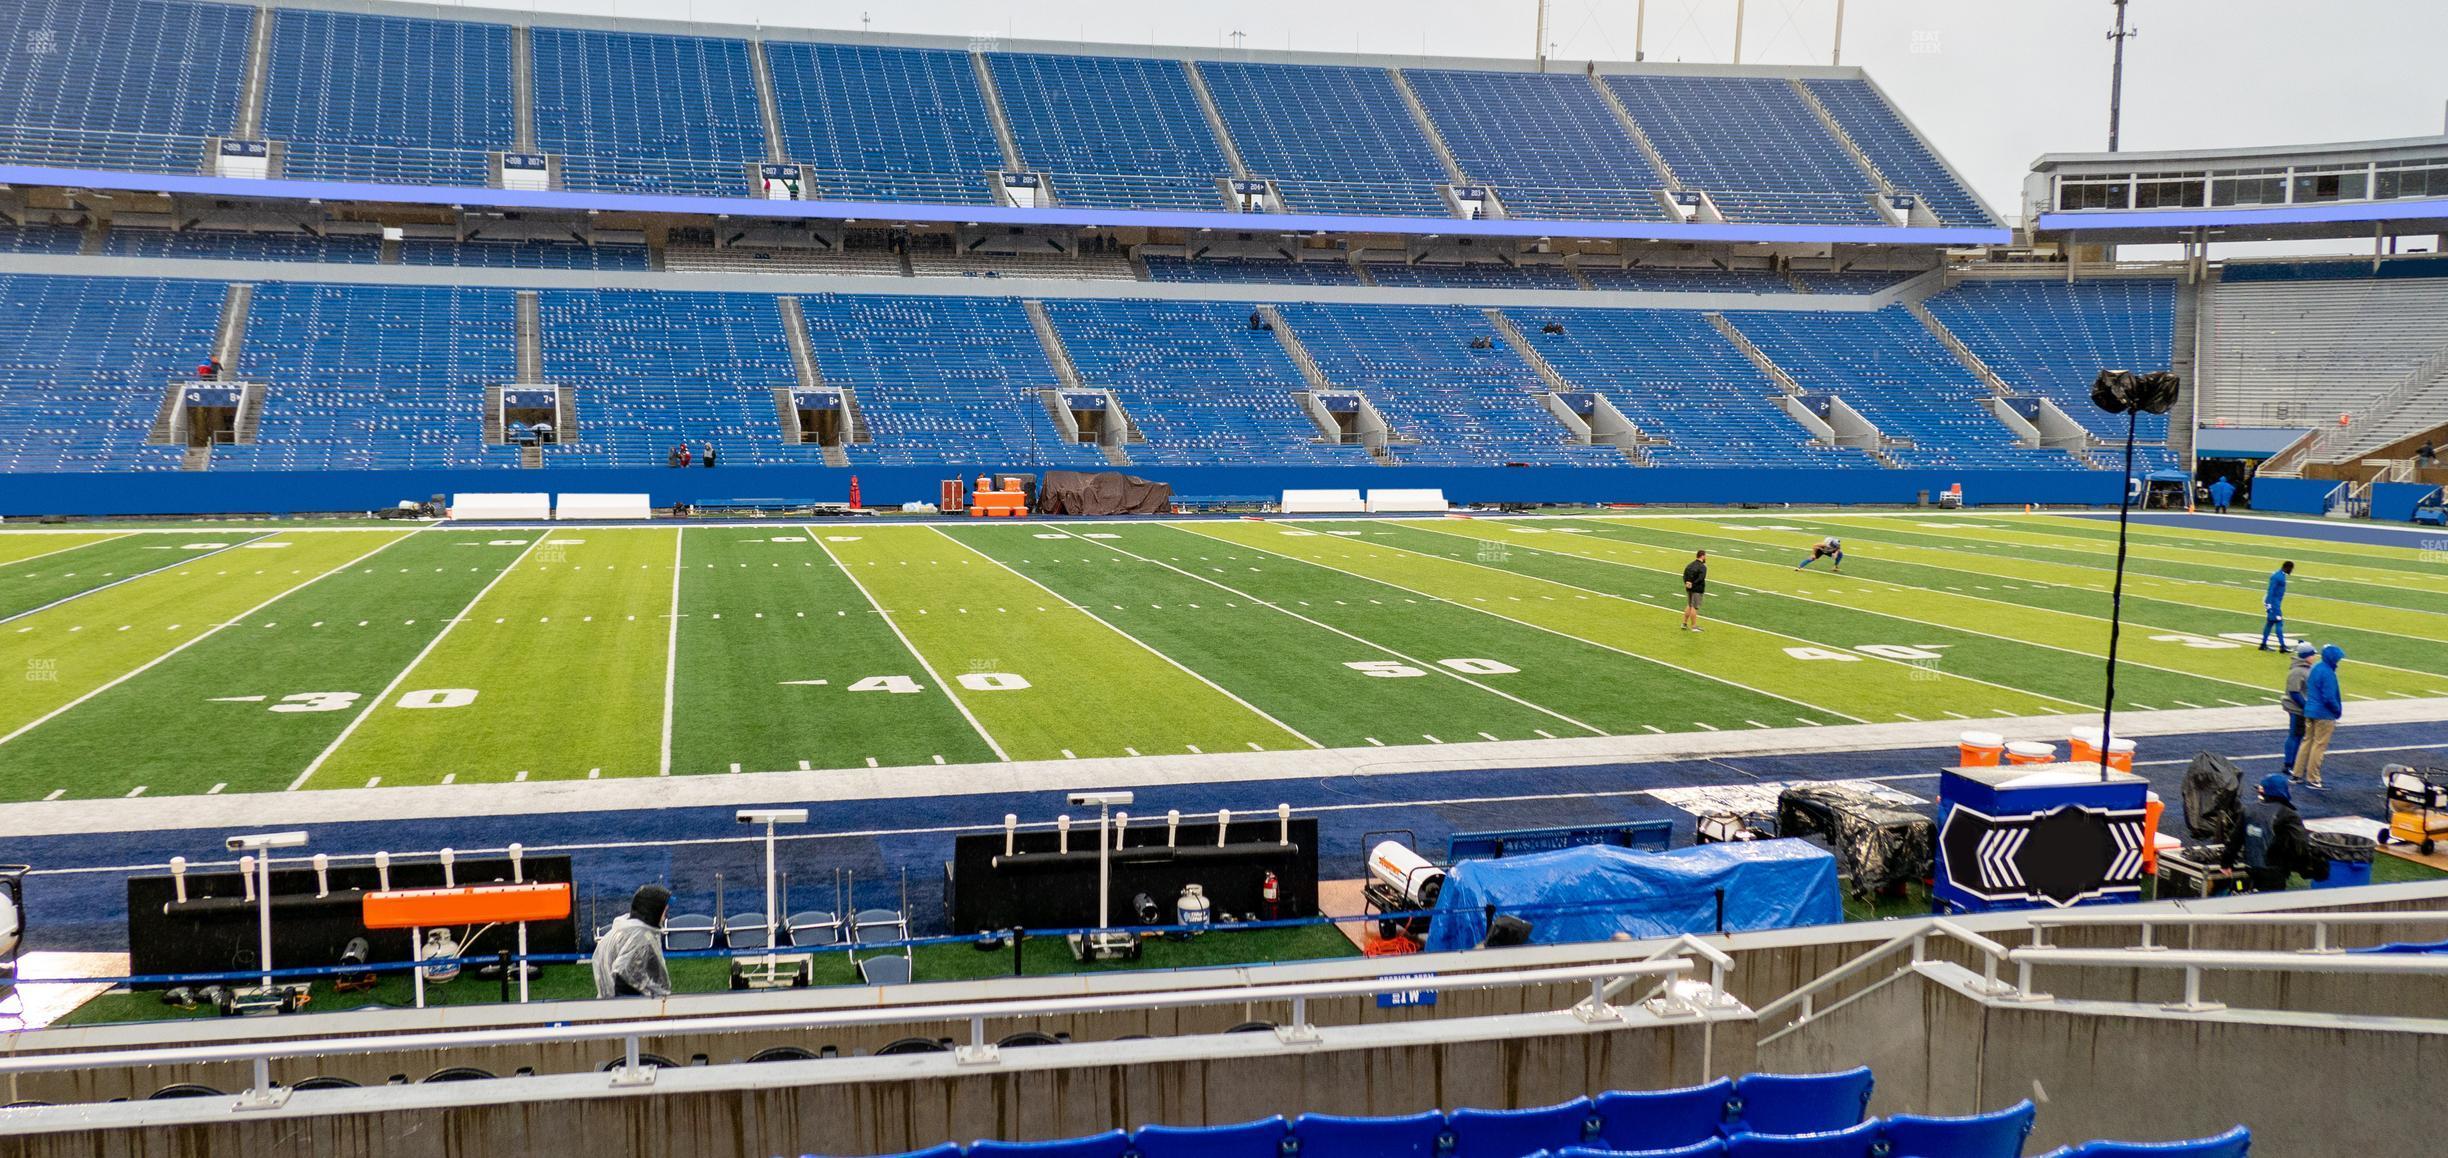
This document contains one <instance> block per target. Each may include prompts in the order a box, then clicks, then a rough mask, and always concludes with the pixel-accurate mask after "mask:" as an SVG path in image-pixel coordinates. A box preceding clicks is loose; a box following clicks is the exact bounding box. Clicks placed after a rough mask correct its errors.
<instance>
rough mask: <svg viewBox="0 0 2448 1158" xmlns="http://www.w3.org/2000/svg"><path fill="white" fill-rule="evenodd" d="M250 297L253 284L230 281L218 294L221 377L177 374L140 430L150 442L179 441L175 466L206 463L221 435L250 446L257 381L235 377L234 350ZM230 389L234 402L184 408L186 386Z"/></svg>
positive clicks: (259, 391)
mask: <svg viewBox="0 0 2448 1158" xmlns="http://www.w3.org/2000/svg"><path fill="white" fill-rule="evenodd" d="M254 302H255V287H254V286H252V285H240V284H233V285H231V286H229V287H228V289H227V290H225V291H224V292H223V295H222V298H221V321H220V323H219V325H218V326H216V327H215V328H214V330H213V344H212V356H213V359H214V360H215V361H218V362H220V363H221V377H220V378H219V379H218V380H216V381H212V382H205V381H202V380H200V379H192V378H180V379H175V380H173V381H172V382H170V383H169V385H167V386H166V387H164V388H163V390H162V400H161V406H160V407H159V408H158V409H157V410H155V411H154V415H153V426H152V429H151V430H150V431H148V432H147V433H146V435H145V442H146V443H147V444H148V445H152V446H181V447H185V448H186V451H185V454H184V455H183V456H182V457H181V458H180V461H179V469H181V470H209V469H211V468H212V448H213V443H214V442H215V441H217V440H218V439H220V438H221V436H223V435H227V436H228V440H229V441H230V442H231V443H234V444H237V445H242V446H245V445H253V443H254V442H255V432H256V431H257V430H258V429H259V428H260V427H261V426H262V425H263V398H264V392H263V386H262V385H261V384H259V383H255V382H248V381H246V380H244V379H242V378H240V377H238V355H239V352H240V350H242V349H243V348H244V347H245V345H246V326H247V311H248V310H249V309H250V308H252V306H253V305H254ZM197 386H203V387H217V388H220V389H236V390H237V391H238V405H237V406H236V407H220V406H214V407H206V408H202V409H198V410H192V411H191V410H190V409H189V408H188V405H187V391H188V389H189V388H190V387H197Z"/></svg>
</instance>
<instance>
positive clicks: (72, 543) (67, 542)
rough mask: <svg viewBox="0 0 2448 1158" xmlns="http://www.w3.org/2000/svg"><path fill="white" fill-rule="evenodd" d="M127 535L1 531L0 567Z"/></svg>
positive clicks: (63, 552) (99, 532) (12, 565)
mask: <svg viewBox="0 0 2448 1158" xmlns="http://www.w3.org/2000/svg"><path fill="white" fill-rule="evenodd" d="M125 537H126V536H124V535H114V534H109V533H105V532H101V531H94V532H79V533H73V534H63V533H57V532H44V533H41V534H34V533H31V532H26V531H18V532H13V533H0V567H14V566H16V565H17V564H19V563H23V562H26V561H28V560H31V559H39V558H41V557H43V556H45V555H59V554H65V553H66V552H69V551H73V550H76V549H77V548H79V547H83V546H86V545H88V544H92V543H101V542H106V541H108V540H111V539H120V538H125ZM0 574H6V572H0Z"/></svg>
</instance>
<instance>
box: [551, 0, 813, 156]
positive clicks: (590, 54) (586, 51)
mask: <svg viewBox="0 0 2448 1158" xmlns="http://www.w3.org/2000/svg"><path fill="white" fill-rule="evenodd" d="M528 43H529V46H530V48H531V49H532V51H533V54H534V57H535V77H534V84H535V134H536V143H537V145H539V146H541V147H542V148H543V149H544V151H546V152H548V153H559V154H561V155H562V158H563V159H562V165H561V177H562V181H563V183H564V184H566V185H567V186H568V187H569V188H572V189H595V190H603V191H607V192H630V193H672V194H690V195H696V196H702V197H738V196H741V195H743V194H745V193H747V192H748V166H749V165H751V164H753V163H755V162H758V161H762V160H764V158H765V122H764V114H763V112H762V111H761V110H760V109H759V107H758V102H757V94H756V80H755V74H754V71H753V68H752V66H751V65H750V64H749V63H748V42H747V41H745V40H727V39H720V38H716V37H708V36H665V35H660V34H650V33H642V32H602V31H596V30H592V29H574V28H546V27H538V28H535V29H533V30H532V31H531V33H530V35H529V40H528Z"/></svg>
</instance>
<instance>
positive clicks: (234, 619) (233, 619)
mask: <svg viewBox="0 0 2448 1158" xmlns="http://www.w3.org/2000/svg"><path fill="white" fill-rule="evenodd" d="M369 533H371V534H377V535H379V534H381V533H382V532H380V531H374V532H369ZM415 536H416V532H415V531H410V532H408V533H407V534H405V535H401V536H399V537H398V538H396V539H391V540H389V541H387V542H383V543H379V544H377V545H376V546H375V548H374V549H373V550H371V551H368V552H366V553H365V554H363V555H359V556H357V557H356V558H354V559H351V560H349V561H348V562H346V563H342V564H341V565H339V566H337V567H334V568H332V569H331V570H329V571H325V572H323V573H321V574H319V575H311V576H308V577H307V578H306V579H304V580H302V581H300V582H297V583H293V584H290V585H289V586H287V587H284V588H282V589H281V591H280V593H279V594H277V595H274V596H273V597H271V598H270V599H266V600H264V601H263V602H261V603H258V604H256V605H255V606H253V607H250V608H247V609H246V610H244V611H241V612H239V613H238V614H236V615H233V616H230V617H229V618H227V619H224V620H222V621H221V622H219V623H216V624H213V625H212V626H211V627H208V628H206V629H204V630H203V631H199V632H197V633H196V634H195V635H193V636H191V637H189V638H188V639H187V641H186V642H184V643H181V644H179V645H178V646H177V647H174V648H171V649H170V650H168V651H165V652H163V653H161V654H160V655H157V656H154V657H153V658H151V659H149V660H146V661H145V662H144V663H142V664H140V665H138V666H137V667H136V668H135V669H134V670H133V671H128V672H124V673H121V674H120V675H119V676H117V677H115V678H113V679H112V680H111V681H110V682H109V683H106V684H103V685H102V686H100V687H97V688H95V689H93V690H92V691H89V692H86V693H85V694H84V695H81V696H78V697H77V698H75V699H73V700H70V701H68V702H67V703H64V704H61V705H60V706H58V707H56V708H53V709H51V710H50V711H48V712H45V713H43V714H42V715H41V716H40V717H39V718H37V719H34V720H32V721H30V722H28V723H27V724H26V725H25V726H24V727H21V728H19V729H17V730H16V731H14V732H10V733H9V734H8V735H5V736H0V744H6V743H8V742H9V741H11V740H14V739H16V738H17V737H19V736H22V735H25V734H26V733H28V732H31V731H33V730H34V729H36V728H39V727H41V726H43V725H44V724H47V723H50V722H51V721H52V720H53V719H55V718H57V717H58V716H60V715H62V714H64V713H66V712H68V711H70V710H72V709H74V708H76V707H77V706H78V705H80V704H83V703H84V702H86V701H87V700H90V699H92V698H94V697H95V696H98V695H101V694H102V693H104V692H107V691H109V690H111V689H112V688H115V687H118V686H119V685H120V684H123V683H126V682H128V681H129V680H132V679H135V678H136V677H137V676H140V675H143V674H144V673H146V672H148V671H151V670H153V669H154V668H155V667H156V666H158V665H160V664H161V663H162V662H163V661H164V660H167V659H169V658H170V657H171V656H174V655H177V654H178V653H180V652H182V651H185V650H187V649H188V648H191V647H194V646H195V645H197V644H199V643H202V642H204V641H205V640H207V639H211V638H212V637H214V636H216V635H219V634H221V632H222V630H223V629H225V628H227V627H230V626H231V625H233V624H236V623H239V622H240V621H242V620H245V619H246V618H247V617H249V616H251V615H254V614H255V613H256V612H258V611H261V610H263V609H264V608H266V607H270V606H272V605H273V604H275V603H278V602H280V601H281V600H283V599H287V598H288V597H290V596H291V595H294V594H296V593H298V592H300V591H303V590H305V589H306V588H308V587H312V586H314V585H315V584H316V583H320V582H322V581H323V580H325V579H329V578H331V577H332V576H334V575H337V574H340V573H341V572H343V571H346V570H348V569H349V568H351V567H355V566H356V565H358V564H359V563H363V562H365V561H366V560H368V559H371V558H373V557H374V556H376V555H379V554H382V553H383V552H384V551H388V550H390V549H391V548H393V547H395V546H398V545H399V544H401V543H405V542H407V541H408V540H409V539H411V538H414V537H415ZM270 537H271V536H269V535H266V536H262V538H270ZM229 549H230V548H226V547H225V548H223V550H229ZM220 553H221V552H220V551H210V552H206V554H209V555H218V554H220ZM199 557H201V556H199ZM139 791H141V789H139Z"/></svg>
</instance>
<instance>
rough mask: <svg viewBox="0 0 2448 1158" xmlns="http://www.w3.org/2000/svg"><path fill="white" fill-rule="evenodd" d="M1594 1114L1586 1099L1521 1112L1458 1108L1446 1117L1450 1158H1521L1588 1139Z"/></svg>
mask: <svg viewBox="0 0 2448 1158" xmlns="http://www.w3.org/2000/svg"><path fill="white" fill-rule="evenodd" d="M1594 1119H1595V1111H1594V1110H1592V1108H1591V1106H1590V1100H1589V1099H1588V1098H1574V1099H1573V1100H1571V1101H1569V1102H1559V1103H1557V1104H1556V1105H1552V1106H1534V1107H1531V1108H1529V1109H1522V1110H1473V1109H1460V1110H1455V1111H1454V1112H1453V1113H1451V1114H1449V1115H1447V1116H1446V1119H1445V1128H1446V1130H1447V1132H1449V1133H1451V1134H1452V1135H1453V1158H1524V1156H1525V1155H1527V1154H1529V1153H1530V1152H1531V1151H1533V1150H1560V1149H1563V1148H1564V1147H1566V1146H1578V1145H1581V1144H1582V1143H1584V1142H1586V1141H1588V1140H1589V1138H1590V1135H1591V1128H1592V1126H1594V1125H1595V1120H1594Z"/></svg>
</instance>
